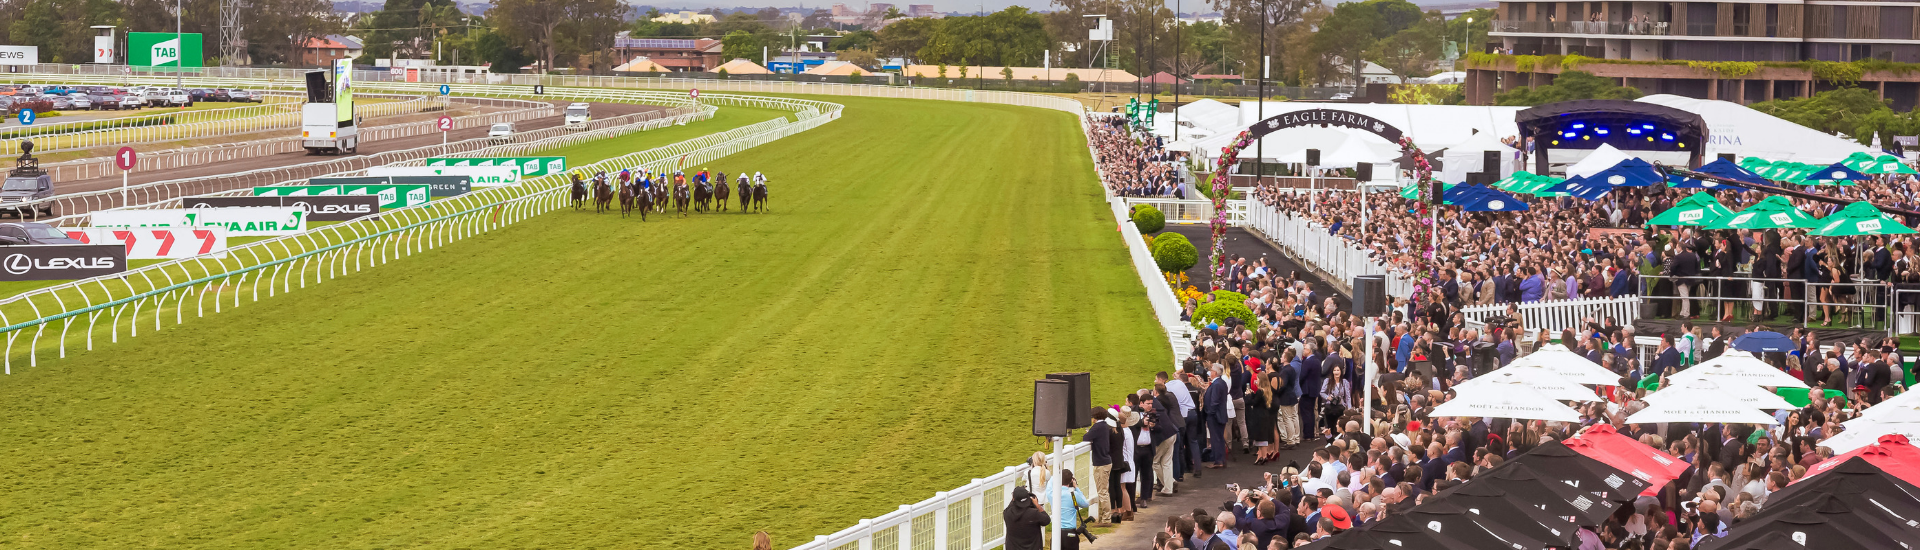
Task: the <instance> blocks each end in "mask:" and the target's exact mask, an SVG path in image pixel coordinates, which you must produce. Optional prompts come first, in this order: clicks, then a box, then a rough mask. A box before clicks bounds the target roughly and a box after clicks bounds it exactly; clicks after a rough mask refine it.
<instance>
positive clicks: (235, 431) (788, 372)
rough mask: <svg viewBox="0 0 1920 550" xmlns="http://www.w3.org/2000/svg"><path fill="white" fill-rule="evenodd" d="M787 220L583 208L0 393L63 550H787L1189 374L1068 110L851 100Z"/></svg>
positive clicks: (36, 523)
mask: <svg viewBox="0 0 1920 550" xmlns="http://www.w3.org/2000/svg"><path fill="white" fill-rule="evenodd" d="M838 101H842V102H844V103H846V104H847V105H848V109H847V111H846V114H845V117H844V119H842V120H839V121H835V122H833V123H830V124H827V125H826V126H823V127H821V128H819V129H816V130H813V131H810V132H807V133H804V134H801V135H798V136H795V137H791V138H787V139H785V140H782V141H779V142H775V143H772V144H769V145H765V146H761V147H760V148H757V149H753V150H750V151H747V152H745V153H741V154H739V155H736V156H734V157H732V158H729V159H726V160H724V161H722V162H717V163H714V168H715V169H717V170H726V171H729V172H738V171H741V170H759V171H764V172H767V173H768V174H769V176H770V177H771V179H772V184H771V187H772V189H773V198H772V206H773V210H772V213H768V214H759V215H753V214H737V213H735V214H706V215H696V216H693V217H690V218H670V217H669V218H663V217H654V218H653V219H652V221H649V222H645V223H642V222H640V221H639V220H638V219H621V218H620V217H619V216H618V215H615V214H605V215H596V214H592V213H576V212H572V211H561V212H556V213H552V214H548V215H545V216H542V217H540V218H538V219H535V220H531V221H528V222H525V223H521V224H518V225H515V226H512V227H511V228H508V229H505V230H502V231H499V232H496V233H494V234H490V235H486V236H482V237H477V238H473V239H470V240H465V241H461V242H459V243H457V244H454V245H450V246H445V247H442V248H440V249H437V250H435V251H432V252H429V253H425V254H422V255H416V256H413V257H410V258H406V259H401V260H396V261H394V262H392V263H390V264H388V265H385V266H383V267H379V268H377V269H374V270H369V271H367V272H364V273H361V274H357V275H354V276H350V277H346V278H342V279H339V280H333V281H328V282H326V283H324V284H321V285H319V286H317V287H314V288H309V289H305V290H299V291H296V292H293V293H290V294H287V295H285V296H281V297H275V298H271V299H269V300H266V301H263V302H261V303H259V304H249V305H246V306H245V307H241V308H239V309H236V310H233V311H229V312H227V313H222V314H219V315H213V316H210V317H208V318H206V319H200V320H194V321H191V322H189V323H188V324H187V325H185V326H183V327H181V328H180V329H168V330H167V331H164V332H162V333H160V334H158V335H148V334H146V333H143V335H142V336H141V337H139V338H136V339H133V340H131V341H123V342H122V343H120V344H112V345H106V344H103V346H104V349H102V350H100V351H93V352H81V353H78V354H76V355H74V356H73V357H72V358H70V359H66V360H53V359H44V357H45V356H43V359H44V360H43V362H42V366H40V367H38V368H34V369H16V372H17V373H19V374H15V375H14V376H11V377H7V378H4V379H0V414H5V415H6V417H7V418H9V421H7V422H5V423H0V441H5V442H6V443H7V444H6V445H5V446H4V448H3V450H0V472H4V473H0V510H4V511H0V533H5V535H4V538H0V540H4V541H6V542H7V543H10V544H12V545H15V546H23V547H44V548H124V547H169V548H180V547H202V548H204V547H252V548H321V547H324V548H626V547H648V546H665V547H676V548H677V547H695V548H706V547H729V546H744V545H746V544H748V540H749V538H748V535H749V533H751V532H752V531H754V530H756V529H766V530H768V531H770V532H772V533H773V534H774V536H775V540H776V543H777V544H778V545H779V546H780V547H783V548H784V547H787V546H791V545H793V544H797V543H800V542H802V541H805V540H808V539H810V538H811V537H813V536H814V535H817V534H824V533H827V532H829V531H832V530H837V529H840V528H842V527H846V526H849V525H851V524H853V523H854V522H855V521H857V520H859V519H861V518H865V517H873V516H877V515H880V514H883V513H886V512H889V511H892V510H894V509H896V508H897V507H898V506H899V505H900V504H905V503H909V502H914V501H918V500H921V499H924V498H927V497H930V496H932V493H933V492H934V491H936V490H943V489H947V488H952V487H957V486H959V485H961V484H964V483H966V482H967V481H968V480H969V479H971V478H974V477H980V476H985V475H989V474H992V473H995V472H997V471H999V469H1000V468H1001V467H1003V466H1006V465H1009V464H1013V463H1016V462H1018V461H1019V460H1020V459H1021V458H1022V457H1024V456H1025V455H1026V454H1028V453H1031V452H1032V451H1034V450H1037V449H1039V448H1040V442H1039V441H1037V440H1036V439H1035V438H1033V437H1031V436H1030V435H1028V432H1029V429H1028V426H1027V416H1028V410H1029V409H1028V407H1029V399H1030V395H1031V394H1030V391H1031V390H1030V388H1031V385H1030V384H1031V382H1030V380H1032V379H1034V378H1037V377H1039V376H1041V375H1042V374H1044V373H1047V372H1057V371H1092V372H1095V373H1096V374H1095V377H1094V381H1095V395H1096V401H1100V402H1110V401H1113V400H1114V399H1115V398H1117V397H1119V394H1120V393H1121V392H1123V391H1126V390H1129V389H1132V388H1137V387H1140V386H1141V385H1143V384H1144V383H1146V382H1147V381H1149V379H1148V378H1147V376H1149V375H1150V374H1151V373H1152V372H1153V371H1156V370H1160V369H1163V368H1164V367H1165V365H1166V364H1167V363H1168V360H1169V352H1168V351H1167V348H1166V343H1165V342H1166V340H1165V337H1164V336H1163V335H1162V334H1161V333H1160V332H1159V330H1158V328H1157V327H1155V326H1154V323H1153V321H1152V316H1151V311H1150V309H1149V308H1148V306H1147V303H1146V300H1145V298H1144V296H1143V292H1142V289H1141V286H1140V283H1139V280H1138V278H1137V277H1136V276H1135V275H1134V274H1133V273H1132V271H1131V268H1130V262H1129V260H1128V257H1127V255H1126V251H1125V248H1124V247H1123V245H1122V244H1121V241H1120V238H1119V234H1118V233H1116V232H1115V231H1114V226H1113V221H1112V219H1111V217H1110V214H1109V213H1108V211H1107V207H1106V205H1105V203H1104V202H1103V201H1102V199H1101V193H1100V190H1099V188H1098V187H1097V184H1096V183H1095V181H1094V179H1093V174H1092V170H1091V167H1090V166H1089V165H1088V159H1087V156H1086V149H1085V145H1084V140H1083V139H1082V138H1080V136H1079V132H1078V131H1077V130H1076V129H1075V127H1074V121H1073V119H1072V118H1071V117H1070V116H1068V115H1065V114H1062V113H1057V112H1051V111H1041V110H1036V109H1023V108H1016V107H1000V106H986V105H969V104H959V103H945V102H930V101H927V102H921V101H907V100H885V99H860V98H845V99H839V100H838Z"/></svg>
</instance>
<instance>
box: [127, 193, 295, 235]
mask: <svg viewBox="0 0 1920 550" xmlns="http://www.w3.org/2000/svg"><path fill="white" fill-rule="evenodd" d="M243 198H244V197H243ZM179 212H181V215H182V216H184V217H185V218H186V223H184V224H181V225H204V226H216V227H225V228H227V235H230V236H234V237H255V236H264V235H297V234H300V233H304V232H306V230H307V213H306V211H303V210H301V209H299V208H295V207H291V206H273V207H254V208H191V209H187V210H180V211H179ZM94 225H99V224H94Z"/></svg>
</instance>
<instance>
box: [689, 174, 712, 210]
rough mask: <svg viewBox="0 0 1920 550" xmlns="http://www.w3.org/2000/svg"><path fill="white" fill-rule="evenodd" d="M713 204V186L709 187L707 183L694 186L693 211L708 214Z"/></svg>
mask: <svg viewBox="0 0 1920 550" xmlns="http://www.w3.org/2000/svg"><path fill="white" fill-rule="evenodd" d="M712 202H713V186H711V185H707V182H704V181H703V182H700V183H696V184H694V185H693V209H694V210H695V211H698V212H706V211H707V208H708V207H709V205H710V204H711V203H712Z"/></svg>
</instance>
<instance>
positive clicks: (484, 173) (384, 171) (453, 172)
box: [367, 166, 520, 187]
mask: <svg viewBox="0 0 1920 550" xmlns="http://www.w3.org/2000/svg"><path fill="white" fill-rule="evenodd" d="M367 175H369V176H466V177H467V183H468V184H469V185H472V186H473V187H505V186H509V185H520V167H518V166H375V167H372V168H368V169H367Z"/></svg>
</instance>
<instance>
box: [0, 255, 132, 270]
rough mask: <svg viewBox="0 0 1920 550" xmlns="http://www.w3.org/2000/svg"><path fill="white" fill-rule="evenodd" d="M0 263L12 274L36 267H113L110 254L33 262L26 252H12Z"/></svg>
mask: <svg viewBox="0 0 1920 550" xmlns="http://www.w3.org/2000/svg"><path fill="white" fill-rule="evenodd" d="M0 264H4V267H5V268H6V270H7V273H10V274H14V275H25V274H27V272H30V271H33V270H36V269H113V268H114V262H113V257H111V256H100V257H95V258H48V259H47V261H45V262H35V261H33V258H29V257H27V255H26V254H21V253H14V254H13V255H10V256H7V259H6V261H5V262H0Z"/></svg>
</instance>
